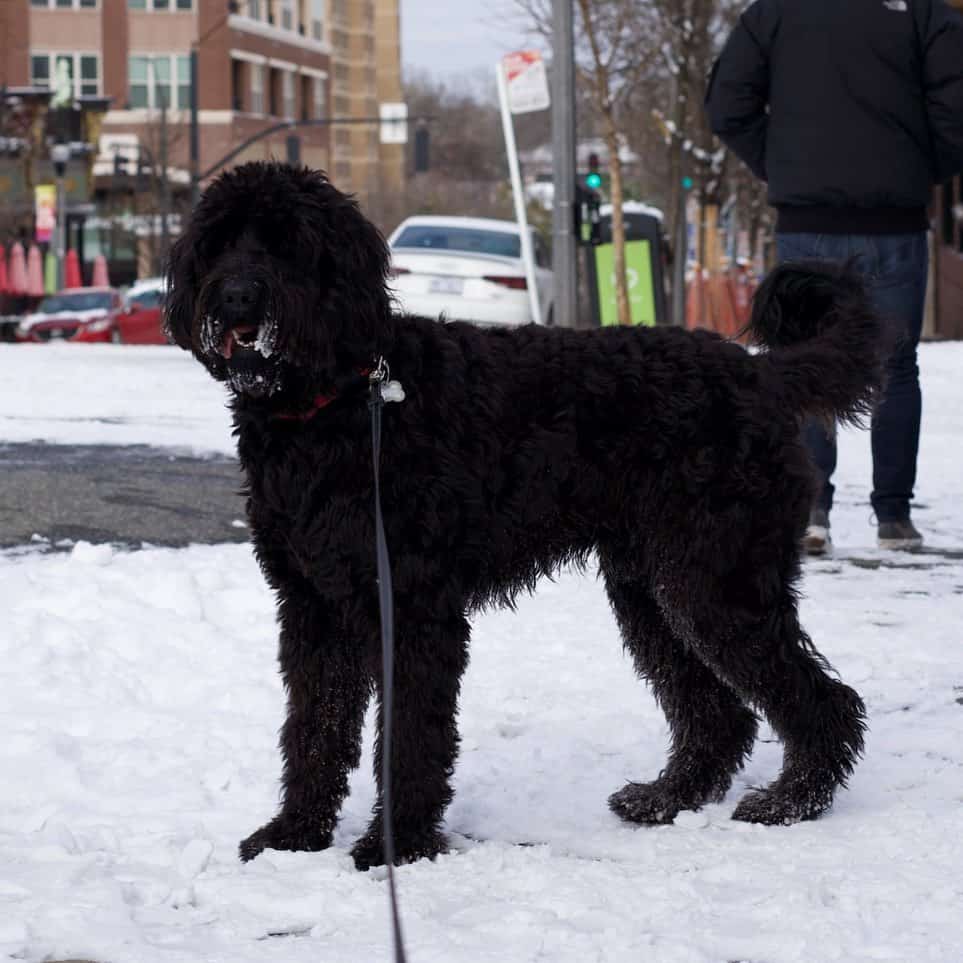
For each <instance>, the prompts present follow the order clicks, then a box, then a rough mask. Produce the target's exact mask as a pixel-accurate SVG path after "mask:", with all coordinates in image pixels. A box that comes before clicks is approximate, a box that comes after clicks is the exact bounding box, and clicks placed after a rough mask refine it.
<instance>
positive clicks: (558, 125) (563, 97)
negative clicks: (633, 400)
mask: <svg viewBox="0 0 963 963" xmlns="http://www.w3.org/2000/svg"><path fill="white" fill-rule="evenodd" d="M552 47H553V53H552V88H553V89H552V161H553V165H552V166H553V171H554V175H555V192H554V206H553V210H552V270H553V273H554V275H555V309H554V310H555V324H557V325H560V326H561V327H565V328H574V327H576V320H577V317H578V248H577V239H576V237H575V203H576V198H575V188H576V184H575V179H576V176H577V171H576V162H575V26H574V10H573V5H572V0H552Z"/></svg>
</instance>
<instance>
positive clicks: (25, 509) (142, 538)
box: [0, 444, 248, 549]
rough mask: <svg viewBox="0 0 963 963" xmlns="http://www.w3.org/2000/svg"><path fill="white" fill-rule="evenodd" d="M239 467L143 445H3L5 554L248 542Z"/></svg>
mask: <svg viewBox="0 0 963 963" xmlns="http://www.w3.org/2000/svg"><path fill="white" fill-rule="evenodd" d="M241 484H242V478H241V472H240V467H239V465H238V463H237V461H236V460H235V459H233V458H227V457H224V456H213V457H209V458H208V457H205V458H194V457H190V456H187V455H178V454H173V453H171V451H169V450H163V449H156V448H150V447H147V446H145V445H133V446H124V447H116V446H110V445H45V444H0V548H10V547H13V546H19V545H24V544H29V543H33V544H35V545H37V546H38V547H44V548H47V547H49V548H52V549H54V548H59V549H66V548H69V547H70V545H71V544H73V543H75V542H78V541H90V542H110V543H113V544H115V545H118V546H124V547H132V548H139V547H141V545H143V544H145V543H147V544H151V545H165V546H173V547H181V546H184V545H190V544H193V543H216V542H240V541H246V540H247V537H248V530H247V527H246V524H245V521H244V518H245V516H244V499H243V497H242V496H241V494H240V490H241Z"/></svg>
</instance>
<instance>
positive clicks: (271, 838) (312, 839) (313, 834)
mask: <svg viewBox="0 0 963 963" xmlns="http://www.w3.org/2000/svg"><path fill="white" fill-rule="evenodd" d="M330 845H331V833H325V832H322V831H321V830H320V829H318V828H317V827H316V826H313V825H311V824H310V823H305V822H298V821H297V820H294V819H291V818H289V817H286V816H284V815H281V816H275V817H274V819H272V820H271V821H270V822H269V823H267V825H265V826H262V827H261V828H260V829H259V830H258V831H257V832H256V833H251V835H250V836H248V837H247V839H245V840H244V841H243V842H242V843H241V845H240V846H239V847H238V852H239V853H240V856H241V861H242V862H245V863H246V862H248V861H249V860H252V859H254V857H255V856H257V854H258V853H260V852H263V851H264V850H265V849H287V850H294V851H296V852H309V853H316V852H319V851H320V850H322V849H327V848H328V847H329V846H330Z"/></svg>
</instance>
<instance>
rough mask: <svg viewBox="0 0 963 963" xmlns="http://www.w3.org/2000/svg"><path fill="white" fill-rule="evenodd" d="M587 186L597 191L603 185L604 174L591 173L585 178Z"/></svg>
mask: <svg viewBox="0 0 963 963" xmlns="http://www.w3.org/2000/svg"><path fill="white" fill-rule="evenodd" d="M585 186H586V187H589V188H591V189H592V190H593V191H597V190H598V189H599V188H600V187H601V186H602V175H601V174H596V173H595V172H594V171H593V173H591V174H589V175H587V176H586V178H585Z"/></svg>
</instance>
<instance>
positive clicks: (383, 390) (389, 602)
mask: <svg viewBox="0 0 963 963" xmlns="http://www.w3.org/2000/svg"><path fill="white" fill-rule="evenodd" d="M388 377H389V376H388V366H387V364H385V361H384V359H383V358H382V359H379V361H378V364H377V365H376V366H375V370H374V371H372V372H371V375H370V385H371V397H370V398H369V400H368V407H369V408H370V409H371V443H372V453H373V458H372V460H373V462H374V491H375V545H376V551H377V556H378V605H379V607H380V609H381V664H382V683H381V687H382V697H381V713H382V723H381V826H382V830H381V831H382V835H383V836H384V847H385V864H386V865H387V867H388V896H389V899H390V901H391V928H392V935H393V938H394V948H395V963H407V957H406V956H405V942H404V937H403V936H402V933H401V916H400V914H399V912H398V895H397V893H396V892H395V870H394V863H395V837H394V827H393V826H392V819H391V730H392V712H393V706H392V701H393V700H392V691H393V689H394V676H395V618H394V593H393V591H392V587H391V559H390V558H389V557H388V543H387V541H386V539H385V526H384V520H383V518H382V516H381V479H380V475H381V472H380V467H381V410H382V408H384V406H385V402H387V401H401V400H403V399H404V391H403V390H402V388H401V385H399V384H398V383H397V382H396V381H389V380H388Z"/></svg>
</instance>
